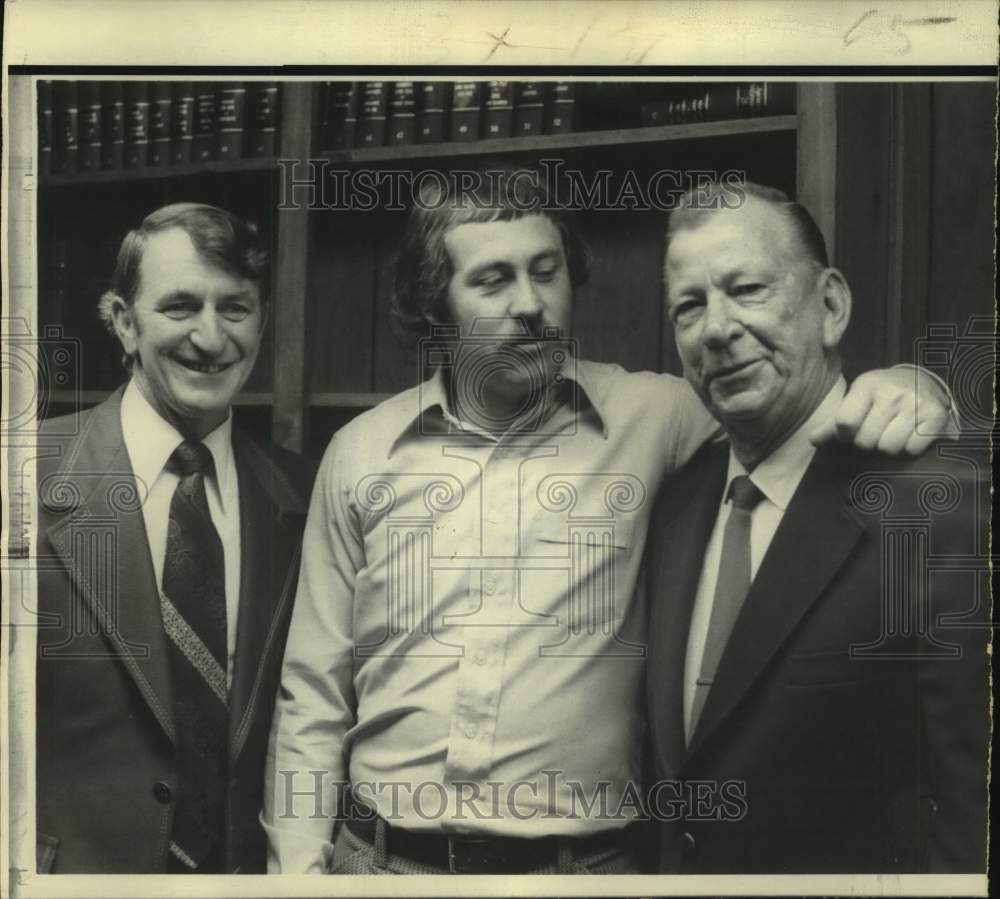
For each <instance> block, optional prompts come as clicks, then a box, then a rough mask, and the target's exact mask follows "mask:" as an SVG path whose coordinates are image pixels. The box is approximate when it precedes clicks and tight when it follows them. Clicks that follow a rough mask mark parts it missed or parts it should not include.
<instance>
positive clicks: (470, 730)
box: [465, 724, 476, 740]
mask: <svg viewBox="0 0 1000 899" xmlns="http://www.w3.org/2000/svg"><path fill="white" fill-rule="evenodd" d="M465 735H466V736H467V737H468V738H469V739H470V740H474V739H475V738H476V725H475V724H470V725H468V726H467V727H466V728H465Z"/></svg>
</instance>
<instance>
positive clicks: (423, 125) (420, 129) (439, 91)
mask: <svg viewBox="0 0 1000 899" xmlns="http://www.w3.org/2000/svg"><path fill="white" fill-rule="evenodd" d="M447 87H448V85H447V83H446V82H444V81H424V82H423V83H422V84H421V85H420V92H419V97H420V99H419V102H418V109H419V111H418V113H417V143H419V144H439V143H441V141H443V140H444V118H445V113H446V112H447V111H448V110H447V105H448V99H449V91H448V90H447V89H446V88H447Z"/></svg>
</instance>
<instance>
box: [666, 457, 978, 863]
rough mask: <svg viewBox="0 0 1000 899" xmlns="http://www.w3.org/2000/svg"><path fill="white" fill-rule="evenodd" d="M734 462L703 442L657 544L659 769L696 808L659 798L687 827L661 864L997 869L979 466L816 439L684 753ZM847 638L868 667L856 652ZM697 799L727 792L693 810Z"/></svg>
mask: <svg viewBox="0 0 1000 899" xmlns="http://www.w3.org/2000/svg"><path fill="white" fill-rule="evenodd" d="M727 453H728V446H727V445H718V444H717V445H715V446H710V447H706V448H705V449H704V450H703V451H702V452H701V453H699V454H698V455H697V456H696V457H695V458H694V459H692V460H691V462H690V463H689V464H688V465H687V466H685V467H684V469H682V470H681V471H679V472H677V473H676V475H675V476H673V477H672V478H671V479H670V480H669V481H668V482H667V483H666V484H665V486H664V489H663V491H662V492H661V496H660V498H659V500H658V506H657V509H656V511H655V513H654V519H653V525H652V529H651V536H650V540H649V542H648V544H647V553H648V555H647V566H648V572H649V575H650V581H651V583H650V586H651V591H650V594H649V599H650V607H651V631H650V641H651V652H650V664H649V668H648V675H647V676H648V691H647V695H648V710H649V720H650V730H651V741H652V753H653V756H654V763H655V768H656V776H657V777H658V778H660V779H663V780H673V781H680V782H683V784H685V785H686V787H685V789H686V790H687V792H686V793H682V794H678V793H677V792H676V790H677V787H674V786H671V789H672V790H674V791H675V792H673V793H671V792H670V791H669V790H668V791H667V792H665V793H661V797H668V798H669V797H674V796H676V795H683V796H686V797H687V805H686V806H684V811H683V813H681V812H680V811H679V809H680V806H679V805H678V804H676V803H675V804H673V805H671V803H670V802H667V801H663V802H661V804H660V805H661V812H662V813H663V815H664V817H666V818H670V819H672V820H669V821H667V822H666V823H664V824H663V825H661V840H660V865H661V870H664V871H668V872H678V873H696V872H704V873H725V872H729V873H736V872H757V873H775V872H815V873H830V872H879V871H886V872H888V871H909V872H920V871H948V872H983V871H984V870H985V865H986V857H985V832H986V811H985V802H986V747H987V742H988V733H989V721H988V712H987V672H988V662H987V656H986V643H987V639H988V636H989V630H988V628H987V627H985V626H984V623H986V622H988V621H989V593H988V582H987V575H986V562H985V559H986V535H987V529H988V523H989V494H988V486H989V468H988V467H987V466H986V460H985V456H984V454H981V453H979V452H978V451H977V450H976V449H974V448H969V447H963V446H962V445H960V444H942V445H940V446H938V447H936V448H934V449H932V450H931V451H929V452H928V453H927V454H926V455H925V456H924V457H922V458H918V459H914V460H902V461H900V460H896V459H891V458H888V457H883V456H877V455H872V454H867V453H861V452H858V451H856V450H854V449H853V448H845V447H841V446H827V447H823V448H821V449H820V450H819V451H818V452H817V453H816V456H815V457H814V459H813V461H812V463H811V465H810V467H809V469H808V471H807V472H806V474H805V477H804V478H803V480H802V482H801V483H800V485H799V488H798V490H797V491H796V493H795V495H794V497H793V499H792V501H791V503H790V505H789V507H788V509H787V511H786V513H785V515H784V517H783V519H782V522H781V525H780V526H779V528H778V531H777V533H776V534H775V536H774V540H773V542H772V543H771V545H770V548H769V549H768V552H767V554H766V556H765V557H764V559H763V561H762V564H761V566H760V568H759V571H758V573H757V576H756V578H755V579H754V583H753V585H752V587H751V590H750V593H749V595H748V597H747V599H746V601H745V603H744V605H743V608H742V610H741V612H740V616H739V618H738V619H737V621H736V624H735V626H734V629H733V632H732V635H731V637H730V641H729V643H728V644H727V646H726V649H725V652H724V654H723V657H722V659H721V661H720V664H719V669H718V672H717V676H716V681H715V684H714V686H713V687H712V690H711V692H710V694H709V696H708V698H707V701H706V703H705V706H704V708H703V711H702V715H701V718H700V720H699V722H698V725H697V728H696V730H695V732H694V734H693V735H692V739H691V742H690V745H688V746H685V740H684V727H683V672H684V658H685V654H686V645H687V639H688V630H689V626H690V619H691V610H692V605H693V602H694V595H695V591H696V589H697V585H698V579H699V575H700V571H701V564H702V558H703V555H704V550H705V545H706V543H707V541H708V538H709V535H710V534H711V530H712V526H713V524H714V521H715V517H716V514H717V511H718V506H719V502H720V499H721V496H722V489H723V486H724V483H723V482H724V479H725V472H726V466H727ZM977 465H978V466H981V467H978V468H977ZM928 571H932V572H933V573H932V574H930V575H928ZM928 587H929V588H930V598H931V599H930V606H929V608H928V606H927V604H926V603H925V602H921V601H920V599H919V598H920V597H921V596H922V595H924V596H925V595H926V593H925V591H926V590H927V588H928ZM977 591H978V593H977ZM977 595H978V597H979V601H980V603H981V607H980V608H978V609H977ZM942 616H944V617H948V616H951V618H950V620H943V619H942ZM960 618H961V619H962V620H958V619H960ZM928 620H929V621H930V622H931V628H930V637H927V636H923V637H922V636H921V632H923V633H925V634H926V632H927V630H928V629H927V627H926V623H927V621H928ZM934 641H937V643H935V642H934ZM938 644H948V646H941V645H938ZM852 646H854V647H856V648H860V649H861V651H862V653H868V655H867V656H865V657H853V658H852V655H851V652H850V647H852ZM955 652H960V655H954V654H953V653H955ZM938 653H944V655H940V654H938ZM892 656H896V657H892ZM701 780H706V781H710V782H713V785H712V786H710V787H708V788H704V787H700V788H699V787H696V784H695V782H697V781H701ZM726 781H732V782H735V784H733V783H731V784H730V785H729V786H728V787H724V786H722V784H723V783H724V782H726ZM698 789H700V790H703V791H705V790H706V789H707V792H708V793H709V794H711V793H713V792H714V791H716V790H718V791H719V792H721V793H722V795H723V799H722V801H721V802H719V801H716V802H714V803H711V802H710V803H707V804H705V805H704V806H703V807H702V808H700V809H699V808H698V807H697V802H696V801H692V797H693V795H695V791H696V790H698ZM741 791H745V802H743V801H741V800H740V798H739V795H740V792H741ZM744 811H745V814H743V812H744ZM713 817H716V818H719V819H720V820H711V819H712V818H713ZM726 819H728V820H726ZM733 819H735V820H733Z"/></svg>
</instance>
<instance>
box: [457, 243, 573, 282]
mask: <svg viewBox="0 0 1000 899" xmlns="http://www.w3.org/2000/svg"><path fill="white" fill-rule="evenodd" d="M562 255H563V254H562V250H560V249H559V248H558V247H553V248H552V249H551V250H542V251H541V252H540V253H536V254H535V255H534V256H532V257H531V258H530V259H529V260H528V265H529V266H532V265H537V264H538V263H539V262H548V261H550V260H552V261H558V260H560V259H562ZM510 267H511V263H510V261H509V260H508V259H489V260H486V261H485V262H480V263H478V264H477V265H475V266H473V267H472V268H470V269H469V271H468V274H467V277H469V278H474V277H475V276H476V275H479V274H482V273H483V272H488V271H490V270H492V269H499V268H510Z"/></svg>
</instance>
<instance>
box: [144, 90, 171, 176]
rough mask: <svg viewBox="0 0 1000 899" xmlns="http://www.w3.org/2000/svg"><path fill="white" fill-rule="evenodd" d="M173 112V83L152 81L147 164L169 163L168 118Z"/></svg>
mask: <svg viewBox="0 0 1000 899" xmlns="http://www.w3.org/2000/svg"><path fill="white" fill-rule="evenodd" d="M172 114H173V85H172V84H171V83H170V82H169V81H154V82H153V84H152V85H151V88H150V97H149V133H150V142H149V164H150V165H152V166H159V165H169V164H170V131H171V122H170V119H171V117H172Z"/></svg>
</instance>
